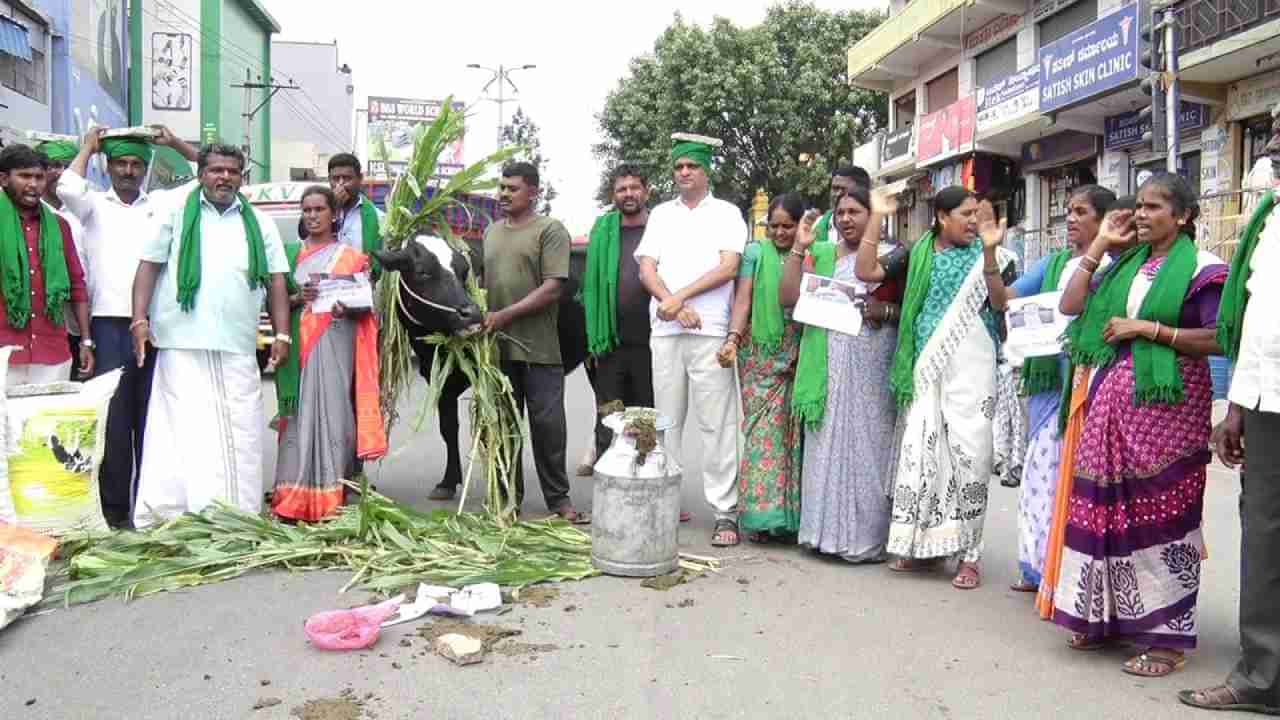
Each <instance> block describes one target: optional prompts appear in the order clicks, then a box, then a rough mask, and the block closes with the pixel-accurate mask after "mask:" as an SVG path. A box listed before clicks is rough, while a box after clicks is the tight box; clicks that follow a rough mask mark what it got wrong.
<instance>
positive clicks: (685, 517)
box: [680, 510, 693, 522]
mask: <svg viewBox="0 0 1280 720" xmlns="http://www.w3.org/2000/svg"><path fill="white" fill-rule="evenodd" d="M692 519H693V516H692V515H690V514H689V513H687V512H685V511H684V510H681V511H680V522H689V521H690V520H692Z"/></svg>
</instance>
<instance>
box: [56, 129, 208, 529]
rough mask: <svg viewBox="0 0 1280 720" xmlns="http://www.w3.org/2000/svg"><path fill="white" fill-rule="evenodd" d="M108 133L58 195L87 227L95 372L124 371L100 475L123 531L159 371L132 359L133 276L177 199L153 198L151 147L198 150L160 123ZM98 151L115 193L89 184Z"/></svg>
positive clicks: (108, 512)
mask: <svg viewBox="0 0 1280 720" xmlns="http://www.w3.org/2000/svg"><path fill="white" fill-rule="evenodd" d="M103 129H104V128H95V129H93V130H90V131H89V132H88V133H86V134H85V136H84V140H83V141H82V142H81V143H80V151H79V153H78V154H77V155H76V156H75V159H74V160H72V161H71V165H70V166H69V167H68V168H67V169H66V170H65V171H64V172H63V173H62V176H61V177H60V178H59V180H58V190H57V192H58V197H59V198H61V200H62V202H63V207H64V209H65V210H66V211H67V212H68V213H69V214H71V215H74V216H75V217H76V219H77V220H79V223H80V225H81V226H82V227H83V231H82V232H81V233H80V234H79V236H78V237H77V240H79V249H80V250H81V251H82V252H83V254H84V267H85V277H86V278H88V282H89V314H90V317H91V318H92V319H91V320H90V322H89V327H90V331H91V332H90V333H89V334H88V335H89V337H92V338H93V339H94V342H95V343H97V345H96V347H95V348H94V359H95V361H96V362H95V367H96V373H97V374H99V375H100V374H102V373H106V372H111V371H112V370H116V369H119V368H123V369H124V372H123V373H122V374H121V376H120V385H119V386H118V387H117V389H116V394H115V396H114V397H113V398H112V400H111V407H110V410H109V411H108V413H107V437H106V448H105V450H104V451H103V457H102V468H101V470H100V471H99V474H98V485H99V487H100V493H101V496H102V512H103V516H104V517H105V518H106V520H107V522H108V523H110V524H111V525H112V526H114V527H121V526H126V525H128V523H129V518H130V517H131V515H132V503H133V498H134V495H135V490H136V487H135V484H134V478H135V477H136V469H137V468H141V467H142V438H143V435H144V433H145V431H146V422H147V403H148V402H149V400H150V396H151V372H152V368H153V367H154V362H153V360H154V358H151V359H149V360H148V362H147V363H146V364H145V365H144V366H143V367H142V368H139V367H137V366H136V364H135V363H134V362H133V344H132V340H131V338H130V334H129V318H130V317H131V315H132V312H133V308H132V296H131V293H132V287H133V275H134V272H135V271H136V270H137V269H138V258H139V257H140V255H141V253H142V245H143V243H145V242H146V241H147V239H148V238H149V237H151V235H152V234H153V233H154V231H153V227H154V220H153V219H152V213H153V210H154V209H155V207H156V206H157V205H160V204H163V203H165V202H167V200H166V198H167V197H169V196H171V195H172V193H171V192H169V191H163V192H162V191H155V192H150V193H148V192H146V190H145V189H144V187H143V184H144V182H145V181H146V177H147V166H148V165H149V164H150V162H151V155H152V152H153V149H152V147H151V145H152V143H154V144H156V145H165V146H168V147H171V148H173V149H174V150H176V151H177V152H178V153H179V154H180V155H182V156H183V157H185V158H186V159H187V160H191V161H194V160H195V159H196V149H195V148H194V147H192V146H191V145H190V144H188V143H186V142H184V141H182V140H181V139H179V138H178V137H176V136H175V135H174V134H173V133H172V132H170V131H169V129H168V128H166V127H164V126H157V130H158V131H159V135H158V136H157V137H156V138H155V139H154V140H148V139H146V138H110V139H106V140H104V139H103V138H102V131H103ZM98 152H102V153H104V154H105V155H106V158H107V176H108V177H109V178H110V179H111V188H110V189H109V190H107V191H105V192H102V191H98V190H94V189H93V188H92V187H91V186H90V185H89V183H88V181H86V180H85V178H86V177H87V171H88V167H89V161H90V159H91V158H92V157H93V156H94V154H96V153H98Z"/></svg>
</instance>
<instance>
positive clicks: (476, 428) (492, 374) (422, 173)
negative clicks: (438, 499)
mask: <svg viewBox="0 0 1280 720" xmlns="http://www.w3.org/2000/svg"><path fill="white" fill-rule="evenodd" d="M465 122H466V120H465V117H464V115H463V112H462V111H461V110H459V109H457V108H455V107H454V106H453V102H452V98H450V99H447V100H446V101H445V102H444V103H443V105H442V106H441V110H440V114H439V115H438V116H437V117H436V119H435V121H434V122H432V123H431V124H430V125H419V126H418V127H417V128H416V129H415V133H416V135H415V140H414V148H413V156H412V157H411V158H410V159H409V162H408V164H407V166H406V168H405V171H404V173H403V174H402V175H400V177H399V178H398V179H397V180H396V184H395V187H394V188H393V189H392V191H391V195H390V196H389V198H388V201H387V220H386V223H385V224H384V225H383V234H384V238H383V240H384V246H385V247H386V248H387V249H391V250H394V249H397V248H399V247H401V246H403V245H404V243H406V242H409V241H411V240H412V239H413V238H414V237H416V236H417V235H419V234H422V233H434V234H436V235H439V236H440V237H442V238H444V240H445V241H446V242H448V243H449V245H450V246H452V247H453V248H454V249H455V250H457V251H459V252H460V253H461V254H462V255H463V256H464V257H467V259H468V262H470V255H469V253H467V252H466V247H465V245H464V243H463V242H462V241H461V240H460V239H459V238H458V237H457V236H455V235H454V233H453V230H452V228H451V227H450V225H449V222H448V219H447V217H446V215H445V214H446V212H447V211H448V210H449V209H451V208H453V207H456V206H457V207H465V205H464V203H463V201H462V199H461V196H463V195H467V194H474V193H480V192H484V191H487V190H492V189H494V188H496V187H497V180H496V179H495V178H494V177H492V176H493V172H492V171H493V170H494V169H496V168H498V167H500V166H501V165H502V164H503V163H505V162H506V161H507V160H509V159H511V158H512V157H513V156H515V155H516V154H517V153H519V152H520V151H521V149H522V148H521V147H519V146H511V147H507V148H503V149H500V150H498V151H497V152H495V153H493V154H491V155H489V156H488V157H486V158H484V159H483V160H481V161H480V162H477V163H474V164H472V165H469V166H467V167H466V168H463V169H462V170H461V171H459V172H458V173H456V174H455V175H453V176H452V177H450V178H449V179H448V180H445V181H441V180H438V179H437V175H436V165H437V163H438V162H439V159H440V157H441V155H442V154H443V153H444V152H445V151H446V150H447V149H448V148H449V147H450V146H451V145H452V144H453V142H454V141H455V140H457V139H458V138H460V137H462V134H463V132H464V131H465ZM431 183H435V186H434V189H433V192H432V193H431V194H430V195H429V196H428V194H427V193H426V192H425V191H424V188H425V187H427V186H428V185H429V184H431ZM467 275H468V277H467V292H468V294H469V295H470V296H471V298H472V300H473V301H475V303H476V304H477V305H478V306H479V307H480V308H481V309H482V310H483V309H485V308H486V307H487V305H486V303H485V293H484V290H482V289H481V288H480V287H479V285H478V284H477V281H476V274H475V273H474V272H470V273H468V274H467ZM399 284H400V278H399V273H388V277H386V279H384V280H383V282H382V283H381V284H380V286H379V288H378V310H379V315H380V316H381V318H382V337H381V344H380V350H381V354H380V357H379V362H380V368H379V370H380V377H379V381H380V383H381V390H382V398H381V405H382V413H383V416H384V417H385V418H386V422H387V426H388V427H390V426H391V425H392V424H393V423H394V422H395V421H396V420H397V419H398V412H397V410H396V408H397V407H398V403H399V401H400V398H401V397H402V395H403V393H404V391H405V389H407V388H408V387H409V385H410V383H412V382H413V377H414V371H413V364H412V358H413V350H412V348H411V347H410V344H409V340H410V338H409V335H408V332H407V331H406V329H405V327H404V326H403V325H402V324H401V323H400V319H399V316H398V315H397V313H396V309H397V304H398V303H399V302H400V293H399ZM422 339H423V341H424V342H427V343H430V344H433V345H435V346H436V352H435V356H434V360H433V361H432V367H431V370H430V373H429V375H428V377H429V378H430V379H429V385H430V391H429V392H428V393H427V400H426V402H425V404H424V405H423V407H422V410H421V411H420V413H419V415H418V418H417V422H416V423H414V430H415V431H417V430H420V429H421V427H422V424H423V422H424V421H425V419H426V416H427V413H428V411H429V410H432V409H434V408H435V407H436V405H437V404H438V402H439V398H440V392H441V391H442V390H443V388H444V383H445V381H446V380H447V379H448V377H449V375H450V374H451V373H452V372H453V371H454V370H457V371H459V372H461V373H463V375H465V376H466V378H467V380H468V381H470V383H471V388H472V398H471V405H470V408H469V412H470V419H471V428H472V446H471V451H470V453H469V455H468V462H467V469H466V474H465V475H464V477H463V484H462V493H461V497H460V499H459V502H458V510H459V512H461V511H462V508H463V506H464V504H465V503H466V500H467V492H468V489H469V488H470V485H471V471H472V469H473V468H474V464H475V462H476V461H477V460H480V461H481V462H482V463H483V468H484V475H485V487H486V490H487V493H488V494H487V499H486V503H485V507H486V509H487V510H488V512H489V513H490V514H491V515H492V516H493V517H494V518H495V519H496V520H497V521H498V522H499V523H500V524H502V525H504V526H507V525H510V524H511V523H512V522H513V521H514V520H515V515H516V510H517V509H518V507H517V504H516V492H515V463H517V462H519V452H520V441H521V436H522V434H523V432H522V429H521V425H520V414H519V411H518V409H517V408H516V404H515V399H514V395H513V392H512V388H511V383H510V382H509V381H508V380H507V378H506V376H505V375H503V373H502V370H501V368H500V356H499V351H498V341H497V337H496V336H495V335H494V334H493V333H489V332H479V333H474V334H471V335H466V336H461V335H450V336H445V335H433V336H430V337H426V338H422Z"/></svg>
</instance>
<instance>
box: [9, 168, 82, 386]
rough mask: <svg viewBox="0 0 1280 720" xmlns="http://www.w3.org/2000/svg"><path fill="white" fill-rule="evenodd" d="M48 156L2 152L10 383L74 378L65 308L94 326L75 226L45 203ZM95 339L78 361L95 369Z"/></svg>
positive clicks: (47, 381)
mask: <svg viewBox="0 0 1280 720" xmlns="http://www.w3.org/2000/svg"><path fill="white" fill-rule="evenodd" d="M45 163H46V160H45V158H44V156H42V155H41V154H40V153H37V152H36V151H35V150H32V149H31V148H30V147H28V146H26V145H10V146H8V147H6V148H5V149H4V150H2V151H0V182H2V183H3V186H4V192H3V193H0V311H2V312H3V321H2V322H0V347H3V346H13V347H14V351H13V352H12V354H10V355H9V373H8V376H7V382H6V385H7V386H8V387H13V386H15V385H25V384H28V383H35V384H44V383H52V382H58V381H65V380H67V379H69V378H70V377H71V352H70V350H69V349H68V347H67V328H66V310H67V308H68V306H70V307H71V308H72V309H73V311H74V312H75V314H76V315H77V317H79V319H80V322H81V323H83V324H85V325H87V324H88V322H89V305H88V299H89V294H88V291H87V290H86V289H85V285H84V271H83V270H82V269H81V267H80V259H79V257H78V256H77V255H76V246H75V243H74V242H73V241H72V239H71V228H70V227H68V226H67V223H66V221H65V220H62V219H61V218H59V217H58V216H57V215H55V214H54V213H53V211H52V210H51V209H50V208H49V207H48V206H47V205H45V204H44V202H43V201H42V199H41V197H42V196H43V195H44V189H45ZM92 347H93V343H92V341H90V342H89V344H88V345H87V346H85V347H83V348H82V349H81V351H80V358H79V360H80V362H81V365H82V367H83V368H84V369H85V370H86V371H87V372H92V371H93V351H92Z"/></svg>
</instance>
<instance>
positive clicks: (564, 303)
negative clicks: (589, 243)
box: [374, 235, 587, 488]
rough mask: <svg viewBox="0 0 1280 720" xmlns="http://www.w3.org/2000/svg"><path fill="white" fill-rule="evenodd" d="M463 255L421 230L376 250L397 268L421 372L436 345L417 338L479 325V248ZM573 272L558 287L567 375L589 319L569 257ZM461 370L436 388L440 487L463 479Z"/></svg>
mask: <svg viewBox="0 0 1280 720" xmlns="http://www.w3.org/2000/svg"><path fill="white" fill-rule="evenodd" d="M468 254H469V255H470V257H471V264H470V266H469V265H468V263H467V256H465V255H463V253H462V252H461V251H459V250H456V249H454V248H453V247H452V246H451V245H449V243H447V242H446V241H445V240H443V239H442V238H439V237H435V236H431V235H419V236H418V237H417V238H416V240H415V241H414V242H407V243H405V244H404V245H403V246H402V247H401V248H399V249H397V250H384V251H374V256H375V257H376V258H377V259H378V262H379V263H381V264H382V267H384V268H386V269H387V270H395V271H398V272H399V273H400V279H399V283H400V286H399V294H400V309H399V312H398V313H397V314H398V316H399V318H400V322H401V323H403V324H404V326H405V329H406V330H408V333H409V338H410V341H409V342H410V345H411V346H412V348H413V352H414V354H415V355H416V356H417V357H418V363H419V372H420V373H421V374H422V376H423V377H424V378H426V377H428V376H429V374H430V372H431V362H432V360H433V358H434V357H435V346H434V345H429V344H427V343H425V342H423V341H422V340H420V339H419V338H422V337H425V336H427V335H432V334H435V333H446V334H457V333H462V332H468V331H474V330H477V329H478V328H479V323H480V322H481V320H482V313H481V312H480V308H479V306H477V305H476V304H475V302H473V301H472V300H471V296H470V295H468V294H467V289H466V282H467V274H468V272H470V268H471V267H474V268H475V272H476V273H477V274H479V275H480V277H484V270H483V265H482V262H483V260H482V257H483V253H482V252H480V251H479V248H478V247H473V248H472V249H471V252H470V253H468ZM571 265H572V266H573V269H574V270H575V271H576V272H571V276H570V278H569V279H568V280H567V281H565V283H564V285H563V286H562V288H561V293H560V308H559V313H560V314H559V318H558V323H559V331H560V358H561V361H562V362H563V363H564V372H565V375H568V374H569V373H571V372H573V371H574V370H575V369H577V367H578V366H579V365H581V364H582V363H583V361H584V360H585V359H586V357H587V324H586V316H585V315H584V313H583V309H582V305H581V303H579V302H578V301H577V300H576V299H575V296H576V295H577V294H578V287H579V283H580V278H581V270H580V269H579V267H578V266H579V265H580V263H571ZM467 387H468V381H467V378H466V376H465V375H463V374H462V373H461V372H460V371H457V370H455V371H454V372H453V373H451V374H450V375H449V377H448V379H447V380H446V381H445V385H444V388H443V389H442V390H441V393H440V404H439V406H438V408H437V414H438V417H439V421H440V436H441V438H442V439H443V440H444V444H445V448H446V452H447V460H446V464H445V470H444V477H443V478H441V480H440V485H439V486H440V487H441V488H454V487H457V486H458V485H459V484H460V483H461V482H462V453H461V449H460V447H459V445H458V430H459V425H458V398H460V397H461V396H462V393H464V392H466V390H467Z"/></svg>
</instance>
